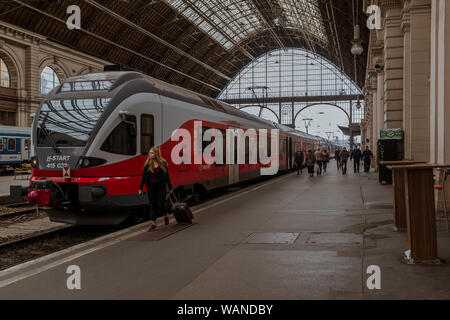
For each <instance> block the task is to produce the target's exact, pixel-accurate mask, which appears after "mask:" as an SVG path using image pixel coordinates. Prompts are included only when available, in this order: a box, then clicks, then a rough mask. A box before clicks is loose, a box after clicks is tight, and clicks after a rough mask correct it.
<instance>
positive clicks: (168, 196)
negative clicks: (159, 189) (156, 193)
mask: <svg viewBox="0 0 450 320" xmlns="http://www.w3.org/2000/svg"><path fill="white" fill-rule="evenodd" d="M171 195H173V197H174V199H175V202H178V199H177V196H176V194H175V192H172V193H170V192H169V193H168V194H167V198H168V199H169V201H170V203H171V204H172V205H173V201H172V197H171Z"/></svg>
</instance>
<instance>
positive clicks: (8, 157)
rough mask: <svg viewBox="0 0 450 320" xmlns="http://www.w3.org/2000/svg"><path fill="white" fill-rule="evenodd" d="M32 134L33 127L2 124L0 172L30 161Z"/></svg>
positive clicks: (0, 131)
mask: <svg viewBox="0 0 450 320" xmlns="http://www.w3.org/2000/svg"><path fill="white" fill-rule="evenodd" d="M30 135H31V128H27V127H14V126H0V173H5V172H6V171H9V170H12V169H14V168H17V167H20V166H21V165H22V163H26V162H29V161H30V158H31V140H30Z"/></svg>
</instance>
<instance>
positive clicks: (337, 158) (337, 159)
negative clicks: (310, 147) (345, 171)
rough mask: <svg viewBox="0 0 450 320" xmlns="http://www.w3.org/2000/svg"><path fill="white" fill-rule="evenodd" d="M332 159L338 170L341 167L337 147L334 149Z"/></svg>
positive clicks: (339, 152) (339, 151)
mask: <svg viewBox="0 0 450 320" xmlns="http://www.w3.org/2000/svg"><path fill="white" fill-rule="evenodd" d="M334 159H335V160H336V167H337V169H338V170H339V169H340V168H341V149H339V147H337V148H336V150H335V151H334Z"/></svg>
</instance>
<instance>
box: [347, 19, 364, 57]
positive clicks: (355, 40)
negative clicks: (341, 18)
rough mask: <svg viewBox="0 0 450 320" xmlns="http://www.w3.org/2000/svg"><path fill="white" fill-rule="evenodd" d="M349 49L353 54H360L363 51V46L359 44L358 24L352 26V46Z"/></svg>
mask: <svg viewBox="0 0 450 320" xmlns="http://www.w3.org/2000/svg"><path fill="white" fill-rule="evenodd" d="M350 51H351V52H352V54H353V55H355V56H359V55H361V54H362V53H363V51H364V48H363V47H362V45H361V38H360V27H359V25H355V26H354V30H353V41H352V48H351V49H350Z"/></svg>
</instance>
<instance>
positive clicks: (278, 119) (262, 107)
mask: <svg viewBox="0 0 450 320" xmlns="http://www.w3.org/2000/svg"><path fill="white" fill-rule="evenodd" d="M250 107H257V108H260V109H267V110H269V111H271V112H272V113H273V114H274V115H275V117H276V118H277V121H278V123H281V120H280V117H279V116H278V115H277V114H276V113H275V111H273V110H272V109H270V108H269V107H266V106H261V105H257V104H254V105H248V106H243V107H239V108H238V109H239V110H242V109H245V108H250Z"/></svg>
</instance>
